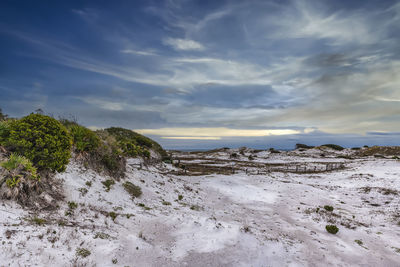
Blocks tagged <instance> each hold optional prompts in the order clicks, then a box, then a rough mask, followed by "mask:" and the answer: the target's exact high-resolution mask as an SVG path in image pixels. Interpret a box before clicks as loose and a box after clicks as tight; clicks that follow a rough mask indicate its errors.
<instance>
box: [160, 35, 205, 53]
mask: <svg viewBox="0 0 400 267" xmlns="http://www.w3.org/2000/svg"><path fill="white" fill-rule="evenodd" d="M163 43H164V44H166V45H169V46H171V47H172V48H173V49H175V50H184V51H188V50H197V51H201V50H204V46H203V45H202V44H201V43H198V42H196V41H193V40H188V39H179V38H166V39H164V40H163Z"/></svg>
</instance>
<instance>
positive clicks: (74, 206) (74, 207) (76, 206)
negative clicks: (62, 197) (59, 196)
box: [68, 201, 78, 210]
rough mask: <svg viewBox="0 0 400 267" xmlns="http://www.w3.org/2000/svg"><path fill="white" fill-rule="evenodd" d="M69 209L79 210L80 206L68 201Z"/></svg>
mask: <svg viewBox="0 0 400 267" xmlns="http://www.w3.org/2000/svg"><path fill="white" fill-rule="evenodd" d="M68 208H69V209H70V210H74V209H76V208H78V204H76V202H74V201H68Z"/></svg>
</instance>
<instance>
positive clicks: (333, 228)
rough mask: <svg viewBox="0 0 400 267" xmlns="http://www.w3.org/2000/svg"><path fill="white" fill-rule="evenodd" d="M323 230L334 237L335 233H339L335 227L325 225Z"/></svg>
mask: <svg viewBox="0 0 400 267" xmlns="http://www.w3.org/2000/svg"><path fill="white" fill-rule="evenodd" d="M325 229H326V231H327V232H328V233H330V234H333V235H335V234H336V233H337V232H339V228H337V227H336V225H327V226H325Z"/></svg>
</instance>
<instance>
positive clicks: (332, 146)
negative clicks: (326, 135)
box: [322, 144, 344, 151]
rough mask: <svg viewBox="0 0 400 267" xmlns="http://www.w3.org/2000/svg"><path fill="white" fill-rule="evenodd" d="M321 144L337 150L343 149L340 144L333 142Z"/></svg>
mask: <svg viewBox="0 0 400 267" xmlns="http://www.w3.org/2000/svg"><path fill="white" fill-rule="evenodd" d="M322 146H325V147H329V148H332V149H334V150H338V151H342V150H343V149H344V147H341V146H339V145H335V144H326V145H322Z"/></svg>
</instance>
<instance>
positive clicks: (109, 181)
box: [101, 179, 115, 192]
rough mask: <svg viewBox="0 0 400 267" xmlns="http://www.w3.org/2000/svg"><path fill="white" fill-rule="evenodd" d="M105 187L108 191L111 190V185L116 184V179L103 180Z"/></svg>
mask: <svg viewBox="0 0 400 267" xmlns="http://www.w3.org/2000/svg"><path fill="white" fill-rule="evenodd" d="M101 183H102V184H103V185H104V187H105V188H106V192H109V191H110V189H111V186H112V185H114V184H115V182H114V180H110V179H109V180H105V181H103V182H101Z"/></svg>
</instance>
